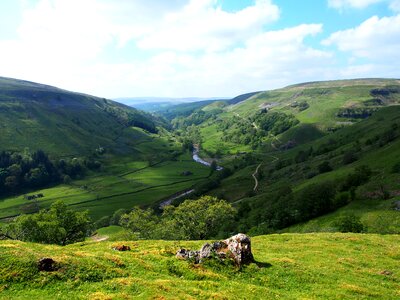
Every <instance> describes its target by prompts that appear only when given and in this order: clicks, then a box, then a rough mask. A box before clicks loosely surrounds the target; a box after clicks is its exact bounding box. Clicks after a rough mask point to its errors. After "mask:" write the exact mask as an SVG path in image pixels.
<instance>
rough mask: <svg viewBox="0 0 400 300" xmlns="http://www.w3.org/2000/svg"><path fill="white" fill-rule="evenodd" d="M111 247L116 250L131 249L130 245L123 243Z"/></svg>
mask: <svg viewBox="0 0 400 300" xmlns="http://www.w3.org/2000/svg"><path fill="white" fill-rule="evenodd" d="M112 249H113V250H116V251H131V247H129V246H125V245H117V246H115V247H113V248H112Z"/></svg>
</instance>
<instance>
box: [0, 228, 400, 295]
mask: <svg viewBox="0 0 400 300" xmlns="http://www.w3.org/2000/svg"><path fill="white" fill-rule="evenodd" d="M203 243H204V242H203V241H192V242H188V241H180V242H167V241H126V242H122V241H119V242H107V241H106V242H93V241H87V242H82V243H77V244H72V245H68V246H65V247H61V246H49V245H41V244H32V243H24V242H18V241H0V259H1V264H2V267H1V268H0V291H1V294H0V298H2V299H55V298H57V299H210V298H213V299H273V298H280V299H372V298H373V299H398V298H399V297H400V294H399V284H400V279H399V273H400V267H399V258H400V256H399V253H400V249H399V244H400V239H399V236H398V235H386V236H380V235H369V234H282V235H269V236H258V237H254V238H253V239H252V250H253V253H254V257H255V260H256V263H253V264H251V265H249V266H245V267H243V268H242V269H240V270H239V269H237V268H235V267H234V266H231V265H227V264H225V265H221V264H219V263H217V262H215V263H205V264H204V265H193V264H192V263H189V262H186V261H182V260H177V259H176V258H175V257H174V253H175V251H177V250H178V249H179V248H180V247H185V248H189V249H198V248H200V247H201V245H202V244H203ZM117 245H128V246H130V248H131V251H126V252H118V251H115V250H112V247H115V246H117ZM42 257H51V258H52V259H54V260H55V261H56V262H58V269H57V270H55V271H51V272H45V271H40V272H39V271H38V268H37V261H38V260H39V259H40V258H42Z"/></svg>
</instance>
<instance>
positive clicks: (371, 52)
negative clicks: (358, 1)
mask: <svg viewBox="0 0 400 300" xmlns="http://www.w3.org/2000/svg"><path fill="white" fill-rule="evenodd" d="M399 37H400V15H397V16H393V17H383V18H378V17H376V16H374V17H371V18H369V19H368V20H366V21H365V22H363V23H361V24H360V25H359V26H357V27H355V28H351V29H347V30H343V31H338V32H335V33H333V34H332V35H331V36H330V37H329V38H328V39H326V40H324V41H323V44H324V45H327V46H330V45H335V46H337V47H338V49H339V50H341V51H345V52H350V53H351V54H352V55H353V56H354V57H356V58H363V59H370V60H371V61H379V62H383V61H386V62H389V63H390V62H395V61H398V59H400V39H399Z"/></svg>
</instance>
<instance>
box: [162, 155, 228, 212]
mask: <svg viewBox="0 0 400 300" xmlns="http://www.w3.org/2000/svg"><path fill="white" fill-rule="evenodd" d="M192 154H193V160H194V161H195V162H198V163H199V164H202V165H205V166H208V167H210V166H211V163H209V162H208V161H205V160H204V159H202V158H201V157H200V156H199V148H198V147H193V152H192ZM223 169H224V168H223V167H221V166H217V167H216V170H217V171H221V170H223ZM193 192H194V189H191V190H184V191H182V192H180V193H176V194H175V195H174V196H171V197H169V198H168V199H165V200H164V201H163V202H161V203H160V208H161V209H163V208H164V206H167V205H170V204H171V203H172V201H174V200H175V199H178V198H180V197H183V196H187V195H189V194H191V193H193Z"/></svg>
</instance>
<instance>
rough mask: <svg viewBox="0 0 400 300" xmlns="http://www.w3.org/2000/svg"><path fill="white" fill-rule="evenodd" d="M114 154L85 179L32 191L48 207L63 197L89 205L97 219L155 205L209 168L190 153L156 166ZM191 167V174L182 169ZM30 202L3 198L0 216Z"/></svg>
mask: <svg viewBox="0 0 400 300" xmlns="http://www.w3.org/2000/svg"><path fill="white" fill-rule="evenodd" d="M114 159H115V158H112V161H111V162H108V164H107V165H106V168H105V169H104V170H103V171H102V172H100V173H95V174H92V175H90V176H87V177H86V178H84V179H82V180H77V181H73V182H72V183H71V184H63V185H58V186H55V187H50V188H46V189H41V190H38V191H35V192H32V193H42V194H43V195H44V197H43V198H40V199H38V203H39V206H40V207H41V208H46V207H49V206H50V205H51V203H52V202H54V201H55V200H63V201H64V202H65V203H66V204H68V205H71V206H72V207H73V208H76V209H79V210H82V209H83V210H84V209H89V211H90V215H91V217H92V218H93V219H94V220H96V219H99V218H100V217H102V216H106V215H111V214H112V213H113V212H114V211H115V210H117V209H120V208H128V209H129V208H132V207H133V206H134V205H141V206H143V205H153V204H155V203H157V202H158V201H161V200H162V199H164V198H166V197H168V196H170V195H173V194H175V193H176V192H179V191H181V190H185V189H187V188H190V187H191V186H192V185H194V184H195V183H197V182H199V181H202V180H204V178H206V177H207V176H208V175H209V173H210V169H209V168H208V167H206V166H203V165H201V164H198V163H196V162H194V161H193V160H192V161H190V160H188V159H190V157H188V155H186V154H185V155H182V156H181V157H178V158H177V160H176V161H164V162H161V163H158V164H155V165H153V166H150V165H149V164H148V162H144V161H132V160H129V158H121V159H120V160H118V161H117V160H116V161H115V162H116V163H114ZM184 171H191V172H192V173H193V174H192V175H190V176H183V175H182V172H184ZM30 203H31V202H29V201H28V200H25V199H24V197H23V195H19V196H16V197H9V198H5V199H2V200H0V218H7V217H10V216H14V215H18V214H20V213H22V212H24V209H25V207H26V206H27V205H29V204H30Z"/></svg>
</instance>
